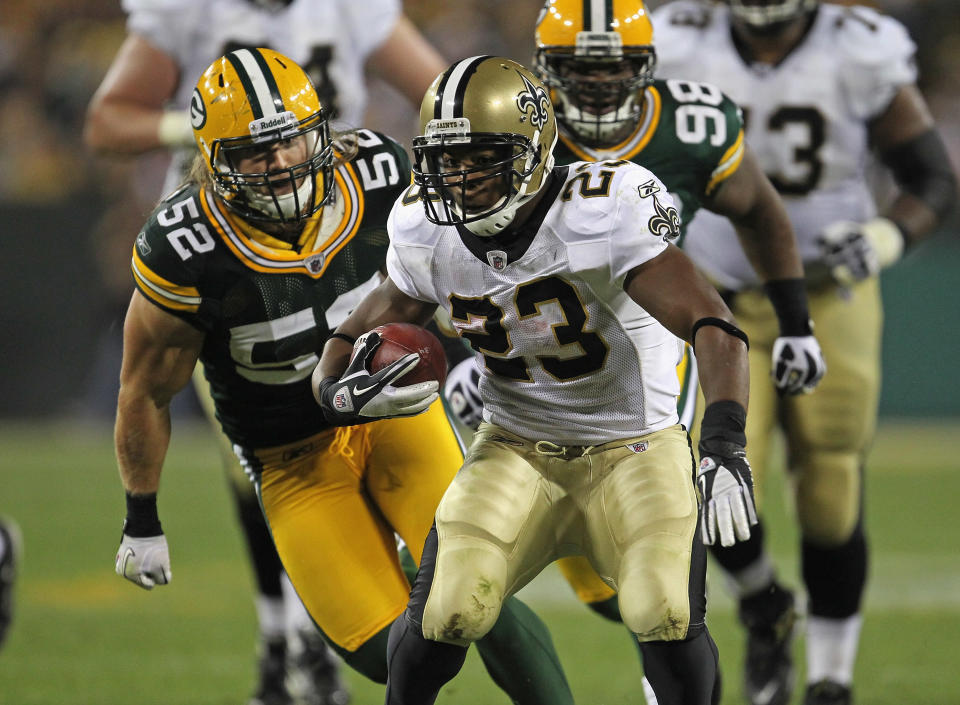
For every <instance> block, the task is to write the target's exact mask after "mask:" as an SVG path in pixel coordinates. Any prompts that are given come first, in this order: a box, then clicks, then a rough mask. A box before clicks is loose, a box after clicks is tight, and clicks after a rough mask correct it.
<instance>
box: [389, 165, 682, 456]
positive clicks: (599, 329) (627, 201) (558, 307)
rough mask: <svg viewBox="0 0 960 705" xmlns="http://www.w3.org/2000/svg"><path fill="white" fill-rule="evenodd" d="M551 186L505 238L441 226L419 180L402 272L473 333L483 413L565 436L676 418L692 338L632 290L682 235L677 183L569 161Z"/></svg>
mask: <svg viewBox="0 0 960 705" xmlns="http://www.w3.org/2000/svg"><path fill="white" fill-rule="evenodd" d="M546 188H547V189H548V192H547V193H546V195H545V196H544V198H543V200H542V201H541V202H540V204H539V206H538V207H537V209H536V210H535V212H534V213H533V214H532V216H531V217H530V219H529V220H528V221H527V223H526V225H525V227H523V228H521V231H520V232H519V233H516V234H515V235H513V236H511V238H510V239H509V240H508V241H507V242H505V243H501V242H498V241H497V240H495V239H494V238H479V237H476V236H473V235H471V234H470V233H469V232H467V231H466V230H465V229H459V230H458V228H456V227H454V226H440V225H435V224H433V223H430V222H429V221H428V220H427V219H426V216H425V215H424V209H423V204H422V203H421V202H420V201H419V200H418V199H416V198H415V187H411V190H410V192H409V193H408V195H407V196H405V197H403V198H401V199H400V200H398V201H397V202H396V204H395V205H394V207H393V211H392V212H391V214H390V219H389V221H388V225H387V227H388V231H389V233H390V248H389V250H388V252H387V271H388V272H389V274H390V277H391V279H392V280H393V281H394V283H395V284H396V285H397V287H399V288H400V290H401V291H403V292H404V293H406V294H408V295H409V296H412V297H414V298H416V299H420V300H422V301H429V302H434V303H437V304H439V305H440V306H441V307H443V308H444V309H445V310H446V311H447V313H448V314H449V316H450V318H451V320H452V322H453V325H454V326H455V327H456V329H457V331H458V333H459V334H460V336H461V337H463V338H464V339H466V340H467V341H468V342H469V343H470V345H471V347H472V348H473V350H474V353H475V354H476V356H477V361H478V366H479V369H480V370H481V379H480V395H481V397H482V398H483V406H484V412H483V413H484V419H485V420H487V421H490V422H492V423H496V424H498V425H501V426H503V427H504V428H507V429H509V430H511V431H513V432H515V433H517V434H519V435H521V436H524V437H526V438H529V439H531V440H547V441H552V442H554V443H557V444H560V445H594V444H599V443H605V442H609V441H612V440H617V439H620V438H629V437H635V436H639V435H643V434H646V433H649V432H652V431H656V430H659V429H662V428H665V427H667V426H670V425H672V424H676V423H677V422H678V421H677V395H678V393H679V391H680V388H679V382H678V380H677V372H676V365H677V362H678V361H679V358H680V354H681V352H682V343H681V341H680V340H679V339H678V338H676V337H675V336H674V335H673V334H672V333H670V332H669V331H667V330H666V329H665V328H664V327H663V326H662V325H660V323H658V322H657V321H656V320H655V319H654V318H653V317H652V316H650V314H648V313H647V312H646V311H644V310H643V309H642V308H641V307H640V306H638V305H637V304H636V303H634V301H633V300H632V299H631V298H630V297H629V296H627V294H626V293H625V292H624V290H623V284H624V279H625V277H626V275H627V273H628V272H630V270H632V269H633V268H634V267H636V266H638V265H640V264H642V263H643V262H645V261H647V260H649V259H651V258H653V257H655V256H656V255H658V254H659V253H660V252H662V251H663V250H664V248H666V246H667V245H666V241H665V239H664V236H665V235H670V236H673V235H675V234H676V233H677V232H678V231H677V229H676V228H677V227H678V226H677V224H676V223H672V224H668V223H667V222H666V221H669V220H670V216H671V215H672V216H674V217H675V216H676V211H675V209H674V206H673V201H672V199H671V198H670V196H669V194H668V193H667V189H666V188H665V187H664V186H663V184H662V183H661V182H660V181H659V180H657V179H656V177H654V175H653V174H652V173H651V172H649V171H648V170H646V169H644V168H643V167H640V166H637V165H636V164H631V163H628V162H619V163H610V162H607V163H604V162H599V163H587V162H574V163H573V164H571V165H570V166H569V167H557V168H556V169H555V170H554V178H553V180H552V182H551V183H550V184H549V185H548V186H547V187H546Z"/></svg>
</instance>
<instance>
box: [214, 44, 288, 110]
mask: <svg viewBox="0 0 960 705" xmlns="http://www.w3.org/2000/svg"><path fill="white" fill-rule="evenodd" d="M227 60H228V61H229V62H230V64H231V65H232V66H233V68H234V70H235V71H236V72H237V77H238V78H239V79H240V85H242V86H243V90H244V92H246V94H247V100H248V101H250V109H251V110H252V111H253V117H254V118H256V119H258V120H259V119H260V118H263V117H269V116H271V115H276V114H277V113H281V112H283V111H284V107H283V97H282V96H281V95H280V89H279V88H278V87H277V81H276V79H275V78H274V77H273V74H272V73H271V72H270V67H269V66H267V60H266V59H265V58H264V57H263V54H262V53H261V52H260V50H259V49H238V50H237V51H231V52H230V53H229V54H227Z"/></svg>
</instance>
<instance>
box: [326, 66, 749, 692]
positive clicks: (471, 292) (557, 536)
mask: <svg viewBox="0 0 960 705" xmlns="http://www.w3.org/2000/svg"><path fill="white" fill-rule="evenodd" d="M420 123H421V135H420V136H419V137H417V138H415V139H414V143H413V151H414V155H415V166H414V180H415V183H414V185H413V186H411V187H410V189H409V190H408V192H407V193H406V194H405V195H404V196H402V197H401V198H400V199H399V200H398V201H397V202H396V204H395V205H394V209H393V212H392V213H391V216H390V221H389V230H390V235H391V242H390V249H389V250H388V254H387V269H388V273H389V278H388V279H387V280H386V281H385V282H384V283H383V284H382V285H381V286H380V287H378V288H377V289H375V290H374V291H373V292H371V293H370V294H369V295H368V296H367V298H365V299H364V301H363V302H361V303H360V304H359V305H358V306H357V308H356V309H355V310H354V311H353V313H352V314H351V315H350V316H349V317H348V318H347V319H346V321H345V322H344V323H343V324H341V326H340V327H339V328H338V330H337V334H336V335H337V336H338V337H333V338H331V339H330V340H329V341H328V342H327V344H326V346H325V348H324V353H323V356H322V357H321V360H320V363H319V365H318V366H317V368H316V370H315V371H314V376H313V382H314V385H315V386H314V389H315V391H314V395H315V396H316V398H317V400H318V402H319V403H320V405H321V408H322V409H323V411H324V416H325V417H326V418H327V420H328V421H329V422H330V423H332V424H334V425H349V424H356V423H362V422H365V421H370V420H374V419H376V418H380V417H385V416H396V415H408V414H413V413H416V412H417V411H418V410H420V409H422V408H424V406H425V405H426V404H428V403H429V402H430V401H431V400H432V399H434V398H436V396H437V389H438V384H437V382H424V383H420V384H415V385H408V386H397V385H395V384H394V382H395V381H396V380H397V379H398V378H399V377H400V376H401V375H402V374H403V373H404V372H405V371H406V370H407V369H409V368H410V367H411V366H413V365H415V364H416V363H417V360H418V355H417V354H416V353H412V354H411V355H409V356H406V357H405V358H401V360H400V361H398V362H397V363H395V364H394V365H392V366H390V367H388V368H385V369H384V370H381V371H379V372H376V373H372V372H370V371H369V370H368V368H367V361H368V360H369V359H370V358H371V357H372V355H373V353H374V351H375V350H376V348H377V346H378V345H379V343H380V338H379V335H378V334H376V333H364V331H368V330H370V329H371V328H373V327H374V326H377V325H379V324H382V323H386V322H388V321H412V322H415V323H420V324H423V323H425V322H426V321H427V320H429V319H430V317H431V316H432V315H433V313H434V311H435V309H436V308H437V306H438V305H439V306H440V307H442V308H443V309H444V310H445V311H446V313H447V314H448V315H449V317H450V319H451V321H452V322H453V326H454V327H455V328H456V330H457V332H458V333H459V335H460V336H461V337H463V338H464V339H465V340H467V341H468V342H469V343H470V346H471V347H472V349H473V350H474V352H475V355H476V357H477V360H478V362H479V366H480V368H481V380H480V385H479V389H480V394H481V397H482V402H483V407H484V411H483V418H484V422H483V423H482V424H481V425H480V427H479V429H478V431H477V434H476V436H475V438H474V441H473V444H472V445H471V447H470V450H469V452H468V454H467V457H466V459H465V461H464V465H463V467H462V468H461V469H460V472H459V473H458V474H457V476H456V477H455V479H454V480H453V482H452V484H451V485H450V487H449V489H448V490H447V492H446V493H445V495H444V498H443V500H442V501H441V503H440V506H439V507H438V509H437V514H436V520H435V526H434V528H433V529H432V530H431V533H430V535H429V536H428V538H427V542H426V546H425V547H424V553H423V560H422V562H421V564H420V571H419V573H418V575H417V580H416V582H415V584H414V587H413V589H412V591H411V597H410V602H409V604H408V606H407V610H406V612H405V613H404V614H402V615H401V616H400V617H399V618H398V619H397V620H396V621H395V622H394V625H393V629H392V631H391V635H390V654H389V677H388V682H387V697H386V702H387V703H388V705H421V704H427V703H433V702H434V701H435V698H436V697H437V693H438V692H439V689H440V687H441V686H442V685H443V684H444V683H445V682H447V681H448V680H450V679H451V678H452V677H453V676H454V675H455V674H456V673H457V672H458V670H459V669H460V666H461V665H462V663H463V659H464V657H465V655H466V650H467V646H468V645H469V644H470V643H471V642H473V641H475V640H476V639H478V638H480V637H482V636H483V635H484V634H485V633H486V632H487V630H489V629H490V627H491V625H492V624H493V621H494V620H495V619H496V617H497V615H498V613H499V611H500V606H501V604H502V601H503V599H504V598H505V597H507V596H509V595H511V594H512V593H514V592H515V591H517V590H519V589H520V588H521V587H523V585H525V584H526V583H527V582H528V581H529V580H531V579H532V578H533V577H534V576H536V575H537V574H538V573H539V572H540V571H541V570H542V569H543V568H544V567H545V566H547V565H549V564H550V563H552V562H553V561H555V560H556V559H558V558H560V557H562V556H564V555H575V554H583V555H586V556H587V557H588V558H589V559H590V561H591V563H592V564H593V566H594V567H595V568H596V570H597V572H598V573H599V574H600V575H601V576H602V577H603V578H604V580H605V581H607V583H608V584H609V585H610V586H611V587H613V588H614V589H616V590H617V591H618V592H619V598H620V608H621V612H622V615H623V621H624V623H625V624H626V625H627V626H628V627H629V628H630V630H631V631H632V632H633V633H634V634H635V635H636V638H637V639H638V641H639V642H640V645H641V650H642V652H643V656H644V666H645V670H646V674H647V677H648V678H649V680H650V683H651V685H652V687H653V690H654V692H655V693H656V695H657V697H658V699H659V700H660V702H662V703H683V704H691V705H692V704H694V703H696V704H698V705H708V704H709V703H714V702H718V698H719V690H718V687H719V681H718V679H717V651H716V646H715V645H714V643H713V641H712V639H711V637H710V634H709V632H708V630H707V626H706V623H705V611H706V601H705V594H704V581H705V570H706V561H705V555H706V553H705V550H704V548H703V546H704V544H710V543H714V542H716V541H719V542H721V543H723V544H725V545H732V544H733V543H735V542H736V541H738V540H745V539H747V538H748V537H749V535H750V527H751V524H752V522H753V520H754V518H755V516H754V510H753V502H752V489H751V488H752V484H751V479H750V467H749V465H748V464H747V462H746V458H745V453H744V448H743V440H744V437H743V428H744V424H745V418H746V403H747V391H748V390H747V378H748V370H747V366H746V364H747V363H746V361H747V339H746V337H745V336H744V335H743V333H742V331H741V330H740V329H739V328H738V327H737V326H736V324H735V323H734V321H733V318H732V316H731V315H730V312H729V310H728V309H727V307H726V305H725V304H724V303H723V301H722V300H721V298H720V297H719V295H718V294H717V292H716V290H715V289H714V288H713V287H712V286H710V284H709V283H708V282H707V281H706V280H705V279H703V277H701V276H700V275H699V274H698V273H697V271H696V270H695V268H694V267H693V265H692V263H691V262H690V260H689V259H688V258H687V257H686V256H685V255H684V254H683V253H682V252H681V251H680V250H679V249H678V248H677V247H675V246H674V245H672V244H671V243H670V241H671V240H672V239H674V238H675V237H676V236H677V235H678V234H679V225H680V219H679V215H678V213H677V209H676V207H675V206H674V203H673V200H672V198H671V196H670V195H669V193H667V190H666V188H665V187H664V186H663V184H662V183H661V182H660V181H659V180H658V179H657V178H656V176H654V174H653V173H651V172H650V171H648V170H646V169H644V168H643V167H640V166H638V165H635V164H632V163H630V162H627V161H622V160H615V161H604V162H575V163H573V164H571V165H568V166H562V167H554V160H553V155H552V151H553V147H554V145H555V144H556V139H557V126H556V120H555V117H554V113H553V106H552V105H551V103H550V101H549V99H548V97H547V92H546V89H545V88H544V86H543V84H542V83H541V82H540V81H539V79H537V78H536V77H535V76H534V75H533V74H532V73H531V72H530V71H529V70H528V69H526V68H524V67H522V66H520V65H519V64H517V63H515V62H513V61H510V60H508V59H503V58H499V57H491V56H480V57H472V58H469V59H464V60H462V61H459V62H457V63H455V64H453V65H452V66H451V67H450V68H448V69H447V70H446V71H444V72H443V73H441V74H440V75H439V76H438V77H437V79H436V80H435V81H434V83H433V85H432V86H431V87H430V89H429V90H428V91H427V94H426V96H425V97H424V100H423V103H422V105H421V110H420ZM342 338H346V340H350V339H353V338H358V340H357V342H356V344H355V345H354V346H353V347H351V346H350V345H349V344H348V343H347V342H346V340H344V339H342ZM684 340H686V341H687V342H689V343H691V344H693V345H695V349H696V354H697V358H698V362H699V367H700V377H701V382H702V387H703V390H704V395H705V399H706V403H707V408H706V411H705V413H704V420H703V425H702V431H701V441H700V445H699V455H700V464H699V470H698V469H697V467H696V463H695V460H694V457H693V454H692V452H691V449H690V443H689V439H688V436H687V434H686V432H685V431H684V429H683V427H681V426H680V424H679V423H678V418H677V406H676V397H677V394H678V393H679V381H678V379H677V375H676V364H677V361H678V359H679V356H680V354H681V351H682V346H683V341H684ZM698 485H699V493H698V491H697V490H698ZM701 498H702V508H701V502H700V500H701Z"/></svg>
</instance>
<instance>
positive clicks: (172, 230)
mask: <svg viewBox="0 0 960 705" xmlns="http://www.w3.org/2000/svg"><path fill="white" fill-rule="evenodd" d="M200 198H202V193H201V192H200V189H199V187H197V186H192V187H190V188H186V189H180V190H177V191H175V192H174V193H172V194H171V195H170V196H168V197H167V198H166V199H165V200H164V201H162V202H161V203H160V204H159V205H158V206H157V207H156V209H155V210H154V211H153V213H152V214H151V215H150V217H149V219H148V220H147V222H146V224H145V225H144V226H143V229H141V231H140V234H139V235H137V240H136V243H135V244H134V264H135V266H136V265H137V263H139V264H140V266H142V267H145V268H146V269H147V270H149V271H150V272H152V273H153V274H155V275H156V276H158V277H160V278H162V279H163V280H166V282H168V283H170V284H171V285H172V286H185V285H192V284H195V283H196V281H197V280H198V278H199V275H200V273H201V272H202V270H203V264H202V262H203V260H204V259H205V255H206V254H207V253H209V252H212V251H213V250H214V249H216V247H217V237H216V230H215V229H214V227H213V225H212V224H211V223H210V221H209V220H208V219H207V217H206V214H205V213H204V212H203V210H202V207H201V205H200Z"/></svg>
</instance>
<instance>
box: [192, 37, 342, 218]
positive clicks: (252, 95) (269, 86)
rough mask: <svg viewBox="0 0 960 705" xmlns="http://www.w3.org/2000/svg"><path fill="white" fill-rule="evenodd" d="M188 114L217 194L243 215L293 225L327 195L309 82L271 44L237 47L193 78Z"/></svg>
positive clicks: (325, 163)
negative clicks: (257, 46) (195, 80)
mask: <svg viewBox="0 0 960 705" xmlns="http://www.w3.org/2000/svg"><path fill="white" fill-rule="evenodd" d="M190 120H191V124H192V125H193V134H194V137H195V138H196V140H197V145H198V146H199V147H200V151H201V153H202V154H203V156H204V161H205V163H206V166H207V168H208V169H209V171H210V173H211V175H212V177H213V181H214V186H215V189H216V192H217V194H218V195H220V196H221V197H222V198H223V199H224V201H225V203H226V204H227V206H228V207H230V208H231V209H232V210H234V211H236V212H237V213H238V214H240V215H241V216H243V217H244V218H248V219H250V220H254V221H264V222H272V223H296V222H300V221H303V220H304V219H305V218H307V217H309V216H310V215H313V214H314V213H316V212H317V211H318V210H320V208H322V207H323V205H324V204H325V203H326V202H327V200H328V199H329V198H330V194H331V193H332V188H331V185H332V183H333V181H332V174H333V161H334V155H333V147H332V146H331V144H330V132H329V128H328V126H327V118H326V115H325V113H324V110H323V108H322V107H321V105H320V100H319V99H318V98H317V92H316V90H314V87H313V84H311V83H310V79H309V78H308V77H307V74H306V73H305V72H304V70H303V69H302V68H300V67H299V66H298V65H297V64H296V63H294V62H293V61H292V60H291V59H288V58H287V57H285V56H283V55H282V54H278V53H277V52H275V51H272V50H270V49H238V50H236V51H231V52H230V53H228V54H226V55H225V56H222V57H220V58H219V59H217V60H216V61H214V62H213V63H212V64H211V65H210V66H209V67H208V68H207V70H206V71H204V72H203V75H202V76H201V77H200V80H199V82H198V83H197V87H196V88H195V89H194V91H193V98H192V99H191V102H190Z"/></svg>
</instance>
